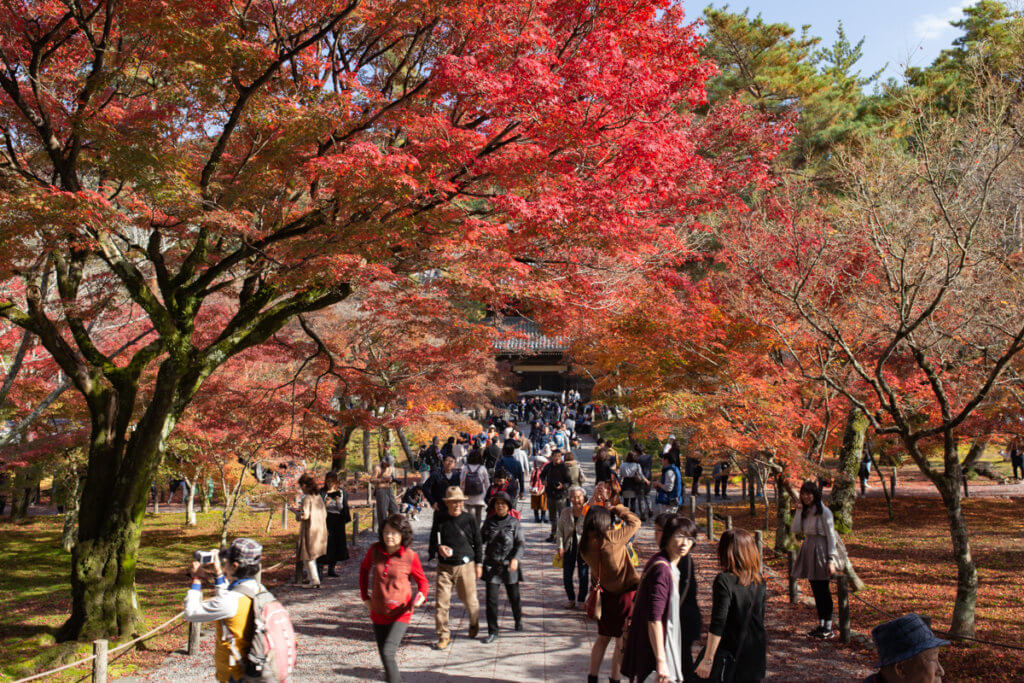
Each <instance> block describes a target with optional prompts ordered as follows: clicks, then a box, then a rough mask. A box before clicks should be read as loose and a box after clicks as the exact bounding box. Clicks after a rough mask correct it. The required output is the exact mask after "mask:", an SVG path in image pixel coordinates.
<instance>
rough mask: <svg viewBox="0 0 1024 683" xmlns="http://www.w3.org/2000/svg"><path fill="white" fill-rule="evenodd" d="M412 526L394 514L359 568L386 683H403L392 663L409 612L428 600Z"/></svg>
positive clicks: (403, 632) (361, 592) (393, 662)
mask: <svg viewBox="0 0 1024 683" xmlns="http://www.w3.org/2000/svg"><path fill="white" fill-rule="evenodd" d="M411 545H412V526H411V525H410V524H409V520H408V519H406V517H405V515H400V514H394V515H391V516H390V517H388V518H387V519H386V520H385V521H384V523H383V524H381V525H380V530H379V531H378V541H377V542H376V543H374V544H373V545H371V546H370V549H369V550H367V551H366V555H365V556H364V557H363V561H362V562H361V563H360V564H359V593H360V595H361V597H362V599H363V604H364V605H366V609H367V610H369V612H370V621H371V622H372V623H373V635H374V638H375V639H376V641H377V652H378V653H379V654H380V660H381V663H382V664H383V665H384V674H385V676H386V680H387V681H388V682H389V683H395V682H396V681H401V680H402V674H401V673H399V671H398V663H397V662H396V661H395V653H396V652H397V651H398V644H399V643H400V642H401V641H402V636H404V635H405V631H406V629H408V628H409V622H410V620H411V619H412V610H413V609H414V608H416V607H419V606H420V605H422V604H423V603H424V602H425V601H426V599H427V590H428V589H429V584H428V583H427V577H426V575H425V574H424V573H423V566H422V565H421V564H420V558H419V555H417V554H416V553H415V551H413V550H410V549H409V547H410V546H411ZM413 582H415V584H416V585H415V586H413Z"/></svg>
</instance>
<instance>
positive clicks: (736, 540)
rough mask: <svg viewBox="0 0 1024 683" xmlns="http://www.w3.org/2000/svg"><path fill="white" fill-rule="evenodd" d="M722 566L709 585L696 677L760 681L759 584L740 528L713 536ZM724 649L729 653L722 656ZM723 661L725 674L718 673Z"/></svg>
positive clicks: (754, 558)
mask: <svg viewBox="0 0 1024 683" xmlns="http://www.w3.org/2000/svg"><path fill="white" fill-rule="evenodd" d="M718 563H719V565H720V566H721V568H722V571H721V572H720V573H719V574H718V575H717V576H716V577H715V581H714V584H713V586H712V589H711V623H710V625H709V627H708V642H707V646H706V647H705V648H704V651H703V653H702V655H701V659H700V661H699V662H698V663H697V668H696V675H697V677H698V678H710V677H711V676H712V671H714V672H715V673H716V676H715V679H716V680H732V681H735V683H745V682H747V681H761V680H762V679H763V678H764V677H765V673H766V669H767V640H766V637H765V630H764V608H765V586H764V577H763V576H762V574H761V561H760V559H759V558H758V554H757V545H756V544H755V543H754V537H753V535H751V533H750V532H749V531H747V530H746V529H729V530H727V531H725V532H724V533H723V534H722V537H721V539H720V540H719V541H718ZM726 653H728V654H729V655H730V656H728V657H727V656H726ZM727 660H731V661H732V662H733V664H732V666H731V668H732V672H731V675H727V677H725V678H720V677H719V676H718V675H717V674H718V673H719V672H720V671H721V669H722V667H723V666H724V665H725V663H726V661H727Z"/></svg>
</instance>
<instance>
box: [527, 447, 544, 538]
mask: <svg viewBox="0 0 1024 683" xmlns="http://www.w3.org/2000/svg"><path fill="white" fill-rule="evenodd" d="M547 464H548V459H547V456H545V455H543V454H538V455H536V456H534V458H533V470H532V471H531V472H530V509H531V510H533V521H534V522H537V523H542V522H547V521H548V499H547V496H546V495H545V493H544V468H545V467H546V466H547Z"/></svg>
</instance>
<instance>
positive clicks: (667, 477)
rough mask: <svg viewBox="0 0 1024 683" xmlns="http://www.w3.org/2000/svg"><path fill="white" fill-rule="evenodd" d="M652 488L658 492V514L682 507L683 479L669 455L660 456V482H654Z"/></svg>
mask: <svg viewBox="0 0 1024 683" xmlns="http://www.w3.org/2000/svg"><path fill="white" fill-rule="evenodd" d="M653 487H654V488H656V489H657V490H658V496H657V499H656V501H655V502H656V503H657V504H658V512H675V511H676V509H678V508H679V506H680V505H682V502H683V497H682V496H683V478H682V477H681V476H680V474H679V466H678V465H676V464H675V463H674V462H673V461H672V456H671V455H670V454H669V453H663V454H662V456H661V480H660V481H656V482H654V484H653Z"/></svg>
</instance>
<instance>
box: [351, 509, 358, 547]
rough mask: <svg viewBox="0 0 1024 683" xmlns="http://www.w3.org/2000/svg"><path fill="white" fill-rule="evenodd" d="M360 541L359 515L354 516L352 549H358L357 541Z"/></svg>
mask: <svg viewBox="0 0 1024 683" xmlns="http://www.w3.org/2000/svg"><path fill="white" fill-rule="evenodd" d="M358 540H359V513H358V512H357V513H355V514H353V515H352V547H353V548H354V547H356V541H358Z"/></svg>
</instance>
